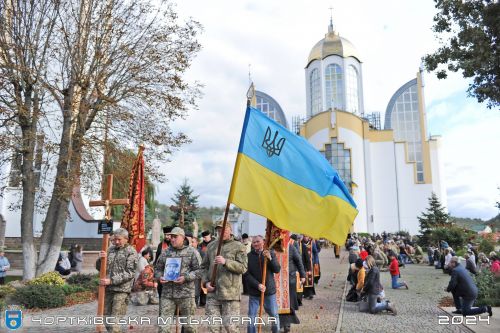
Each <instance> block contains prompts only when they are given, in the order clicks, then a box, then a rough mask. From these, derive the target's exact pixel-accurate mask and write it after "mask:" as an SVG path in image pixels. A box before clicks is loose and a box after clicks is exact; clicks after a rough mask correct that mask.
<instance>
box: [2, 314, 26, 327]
mask: <svg viewBox="0 0 500 333" xmlns="http://www.w3.org/2000/svg"><path fill="white" fill-rule="evenodd" d="M22 323H23V312H22V311H21V310H7V311H5V327H7V328H8V329H10V330H17V329H18V328H19V327H21V325H22Z"/></svg>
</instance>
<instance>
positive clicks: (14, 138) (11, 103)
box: [0, 0, 59, 279]
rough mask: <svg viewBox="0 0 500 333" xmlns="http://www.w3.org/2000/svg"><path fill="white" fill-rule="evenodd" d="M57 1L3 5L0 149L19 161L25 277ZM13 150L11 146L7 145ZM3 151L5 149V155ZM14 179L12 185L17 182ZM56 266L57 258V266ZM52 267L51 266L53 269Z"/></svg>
mask: <svg viewBox="0 0 500 333" xmlns="http://www.w3.org/2000/svg"><path fill="white" fill-rule="evenodd" d="M58 6H59V3H58V2H56V1H49V0H41V1H31V2H24V1H13V0H7V1H5V2H4V3H3V6H1V7H0V14H1V15H0V17H1V19H0V73H1V77H2V80H1V81H0V116H1V117H2V119H1V120H2V123H1V125H0V126H1V127H0V131H1V134H2V137H3V138H5V140H2V145H3V147H1V148H2V150H3V151H4V152H7V154H8V153H9V152H10V151H11V150H12V151H13V154H11V156H5V155H4V156H3V157H4V158H5V157H7V158H9V157H12V156H14V160H16V161H17V163H16V164H17V165H16V167H17V168H18V169H19V170H18V171H19V173H20V180H21V185H22V189H23V191H22V205H21V207H22V208H21V241H22V248H23V257H24V277H25V278H27V279H30V278H33V277H34V274H35V272H36V269H35V262H36V251H35V247H34V243H33V217H34V210H35V192H36V189H35V186H36V185H35V145H36V142H37V136H38V134H39V132H40V131H41V130H40V128H39V125H40V123H41V122H42V121H43V118H44V117H45V116H46V115H45V114H44V111H43V107H44V98H45V90H44V88H43V80H44V79H43V76H44V75H45V73H46V72H47V66H48V62H49V58H50V56H51V49H50V41H51V40H52V38H53V36H54V27H55V24H56V16H57V11H58V9H59V7H58ZM9 148H10V149H9ZM4 154H5V153H4ZM17 181H18V178H17V177H13V179H11V182H14V183H15V184H11V185H12V186H18V185H19V184H17ZM54 266H55V262H54V265H53V267H54ZM53 267H52V268H53Z"/></svg>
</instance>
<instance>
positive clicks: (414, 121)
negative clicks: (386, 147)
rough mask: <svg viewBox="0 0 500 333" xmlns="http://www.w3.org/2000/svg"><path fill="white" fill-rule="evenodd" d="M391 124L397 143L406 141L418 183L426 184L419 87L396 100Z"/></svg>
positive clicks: (413, 88) (407, 91) (410, 88)
mask: <svg viewBox="0 0 500 333" xmlns="http://www.w3.org/2000/svg"><path fill="white" fill-rule="evenodd" d="M391 123H392V128H393V130H394V139H395V140H396V141H406V144H407V155H408V156H407V157H408V161H410V162H415V164H416V170H417V182H419V183H423V182H424V164H423V159H422V137H421V132H420V130H421V128H420V114H419V110H418V94H417V85H416V84H414V85H412V86H410V87H409V88H408V89H406V90H405V91H403V92H402V93H401V94H400V95H399V97H398V98H397V99H396V102H395V103H394V106H393V108H392V113H391Z"/></svg>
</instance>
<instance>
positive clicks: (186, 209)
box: [170, 195, 196, 228]
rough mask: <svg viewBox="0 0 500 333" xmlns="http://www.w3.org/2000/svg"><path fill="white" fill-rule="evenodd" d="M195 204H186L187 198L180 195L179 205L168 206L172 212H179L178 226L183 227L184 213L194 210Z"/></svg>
mask: <svg viewBox="0 0 500 333" xmlns="http://www.w3.org/2000/svg"><path fill="white" fill-rule="evenodd" d="M195 209H196V207H195V206H192V205H190V206H188V205H187V200H186V197H185V196H184V195H181V198H180V202H179V206H170V210H171V211H173V212H180V219H179V227H181V228H184V214H186V213H187V212H191V211H193V210H195Z"/></svg>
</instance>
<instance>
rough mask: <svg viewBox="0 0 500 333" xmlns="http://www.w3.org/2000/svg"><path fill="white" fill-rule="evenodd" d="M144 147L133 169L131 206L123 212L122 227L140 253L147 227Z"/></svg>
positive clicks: (129, 193)
mask: <svg viewBox="0 0 500 333" xmlns="http://www.w3.org/2000/svg"><path fill="white" fill-rule="evenodd" d="M143 150H144V147H143V146H141V147H139V153H138V154H137V159H136V161H135V163H134V166H133V167H132V174H131V175H130V185H129V189H128V199H129V205H128V206H127V207H126V208H125V211H124V212H123V218H122V224H121V227H122V228H124V229H127V231H128V239H129V243H130V244H131V245H132V246H134V247H135V249H136V250H137V252H139V251H140V250H141V249H142V248H143V247H144V245H146V238H145V236H144V225H145V216H144V214H145V211H144V208H145V193H144V191H145V188H144V157H143V154H142V152H143Z"/></svg>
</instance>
